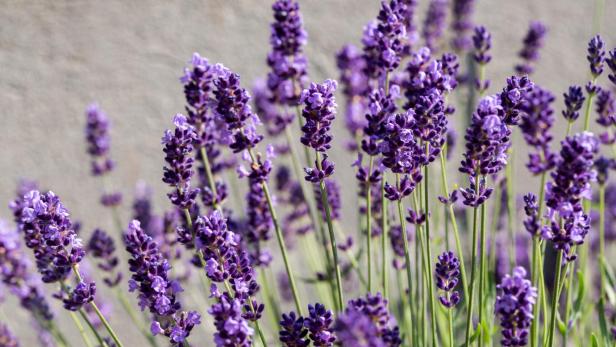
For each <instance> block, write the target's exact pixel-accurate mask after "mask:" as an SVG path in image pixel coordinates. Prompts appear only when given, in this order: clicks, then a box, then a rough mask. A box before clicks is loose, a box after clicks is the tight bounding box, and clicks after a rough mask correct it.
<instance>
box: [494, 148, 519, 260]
mask: <svg viewBox="0 0 616 347" xmlns="http://www.w3.org/2000/svg"><path fill="white" fill-rule="evenodd" d="M513 154H514V153H513V150H511V149H510V150H509V158H510V159H509V163H508V164H507V166H506V167H505V175H506V177H507V182H506V183H507V229H508V231H509V267H510V268H511V269H513V268H514V267H515V266H516V263H517V261H516V258H515V225H514V215H515V206H514V201H513V200H514V198H515V197H514V193H513V167H514V164H513V160H514V157H513ZM496 203H498V202H496Z"/></svg>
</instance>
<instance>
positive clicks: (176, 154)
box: [162, 114, 199, 209]
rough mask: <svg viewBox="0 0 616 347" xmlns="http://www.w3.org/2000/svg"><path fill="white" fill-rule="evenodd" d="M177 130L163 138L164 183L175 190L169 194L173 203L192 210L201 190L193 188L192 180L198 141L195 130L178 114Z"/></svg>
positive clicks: (175, 121) (176, 118)
mask: <svg viewBox="0 0 616 347" xmlns="http://www.w3.org/2000/svg"><path fill="white" fill-rule="evenodd" d="M173 123H174V125H175V129H174V130H173V131H172V130H166V131H165V135H164V136H163V138H162V144H163V146H164V148H163V152H165V162H166V163H167V165H166V166H165V167H164V168H163V169H164V172H163V182H165V183H167V184H168V185H170V186H171V187H173V188H174V191H173V192H171V193H169V194H168V196H169V199H170V200H171V203H173V204H174V205H176V206H178V207H179V208H182V209H187V208H190V207H191V206H192V205H193V204H194V203H195V198H196V197H197V194H199V190H198V189H195V188H191V186H190V180H191V178H192V176H193V169H192V167H193V163H194V159H193V157H192V151H193V149H194V147H193V142H194V141H195V139H196V133H195V128H194V127H193V126H192V125H190V124H189V123H188V121H187V119H186V117H185V116H184V115H181V114H177V115H175V117H174V118H173Z"/></svg>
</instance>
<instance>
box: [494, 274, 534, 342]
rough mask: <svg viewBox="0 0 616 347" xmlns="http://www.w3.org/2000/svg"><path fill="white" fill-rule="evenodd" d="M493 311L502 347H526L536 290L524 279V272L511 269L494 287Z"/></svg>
mask: <svg viewBox="0 0 616 347" xmlns="http://www.w3.org/2000/svg"><path fill="white" fill-rule="evenodd" d="M496 291H497V294H496V304H495V306H494V310H495V312H496V315H497V316H498V317H499V318H500V325H501V328H502V330H501V334H502V339H501V344H502V345H503V346H526V344H527V343H528V335H529V328H530V325H531V322H532V320H533V318H534V317H533V306H534V305H535V302H536V300H537V288H535V287H533V286H532V285H531V283H530V281H529V280H528V279H526V270H524V268H522V267H516V268H515V269H513V274H512V275H508V274H507V275H505V277H504V278H503V279H502V281H501V283H500V284H499V285H497V286H496Z"/></svg>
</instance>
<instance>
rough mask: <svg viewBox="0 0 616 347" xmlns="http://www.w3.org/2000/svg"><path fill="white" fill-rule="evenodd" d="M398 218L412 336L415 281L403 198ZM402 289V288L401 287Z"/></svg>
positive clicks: (397, 177)
mask: <svg viewBox="0 0 616 347" xmlns="http://www.w3.org/2000/svg"><path fill="white" fill-rule="evenodd" d="M396 186H400V175H399V174H396ZM398 218H399V219H400V228H401V230H402V231H401V237H402V240H403V241H404V242H403V244H404V260H405V264H404V265H405V267H406V279H407V284H408V299H409V302H408V305H409V313H410V314H409V316H410V317H409V329H411V330H409V331H408V332H407V333H408V334H409V336H411V334H412V329H413V318H412V312H413V306H412V303H413V295H412V288H413V283H412V280H411V278H412V274H411V255H410V252H409V240H408V237H407V234H406V221H405V219H404V211H403V207H402V200H400V199H399V200H398ZM400 290H402V288H401V289H400Z"/></svg>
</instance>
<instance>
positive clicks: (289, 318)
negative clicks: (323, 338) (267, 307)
mask: <svg viewBox="0 0 616 347" xmlns="http://www.w3.org/2000/svg"><path fill="white" fill-rule="evenodd" d="M280 327H281V328H282V330H280V332H279V334H278V335H279V340H280V342H282V344H283V346H285V347H308V345H310V340H308V338H307V336H308V329H306V327H305V326H304V317H301V316H297V314H296V313H295V312H290V313H289V314H285V313H283V314H282V320H281V321H280Z"/></svg>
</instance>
